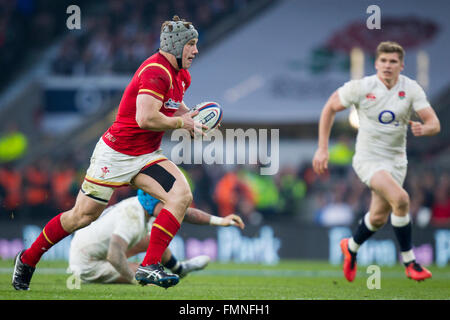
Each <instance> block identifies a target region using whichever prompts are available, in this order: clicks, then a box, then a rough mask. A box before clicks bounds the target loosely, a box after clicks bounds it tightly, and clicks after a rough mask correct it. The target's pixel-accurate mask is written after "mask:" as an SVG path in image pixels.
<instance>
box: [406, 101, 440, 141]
mask: <svg viewBox="0 0 450 320" xmlns="http://www.w3.org/2000/svg"><path fill="white" fill-rule="evenodd" d="M417 114H418V115H419V117H420V118H421V120H422V121H423V123H421V122H418V121H409V124H410V125H411V131H412V133H413V135H414V136H417V137H420V136H434V135H436V134H438V133H439V132H440V131H441V123H440V121H439V118H438V117H437V115H436V113H435V112H434V110H433V108H431V107H428V108H424V109H421V110H419V111H418V112H417Z"/></svg>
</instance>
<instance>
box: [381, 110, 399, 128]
mask: <svg viewBox="0 0 450 320" xmlns="http://www.w3.org/2000/svg"><path fill="white" fill-rule="evenodd" d="M378 121H380V122H381V123H382V124H391V123H393V122H394V125H395V126H398V125H399V122H398V120H395V113H394V112H392V111H390V110H384V111H381V112H380V114H379V115H378Z"/></svg>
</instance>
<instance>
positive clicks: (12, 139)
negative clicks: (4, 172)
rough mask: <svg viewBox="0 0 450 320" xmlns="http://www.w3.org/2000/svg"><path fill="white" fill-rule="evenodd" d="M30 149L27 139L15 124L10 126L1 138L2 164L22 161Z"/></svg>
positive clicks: (0, 156)
mask: <svg viewBox="0 0 450 320" xmlns="http://www.w3.org/2000/svg"><path fill="white" fill-rule="evenodd" d="M27 147H28V139H27V137H26V136H25V135H24V134H23V133H22V132H20V131H19V129H18V127H17V125H16V124H15V123H11V124H9V125H8V128H7V130H6V132H5V133H4V134H3V135H2V136H1V137H0V163H7V162H12V161H14V160H18V159H20V158H21V157H22V156H23V155H24V154H25V152H26V151H27Z"/></svg>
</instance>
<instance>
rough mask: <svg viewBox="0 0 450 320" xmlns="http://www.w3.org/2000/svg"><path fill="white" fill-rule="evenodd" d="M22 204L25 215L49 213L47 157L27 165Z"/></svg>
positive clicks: (48, 167) (48, 169)
mask: <svg viewBox="0 0 450 320" xmlns="http://www.w3.org/2000/svg"><path fill="white" fill-rule="evenodd" d="M23 182H24V192H23V197H24V202H25V203H24V205H25V207H26V208H25V210H24V212H25V214H26V216H27V217H32V216H33V214H34V213H36V212H39V213H42V214H47V216H48V215H51V214H53V212H49V209H50V207H49V201H50V199H49V198H50V166H49V160H48V159H45V158H44V159H41V160H39V161H38V163H37V164H32V165H29V166H28V167H27V168H25V173H24V181H23Z"/></svg>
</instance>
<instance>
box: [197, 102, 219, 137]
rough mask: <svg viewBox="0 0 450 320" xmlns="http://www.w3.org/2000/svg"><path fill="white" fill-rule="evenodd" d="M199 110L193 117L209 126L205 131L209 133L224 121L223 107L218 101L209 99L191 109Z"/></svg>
mask: <svg viewBox="0 0 450 320" xmlns="http://www.w3.org/2000/svg"><path fill="white" fill-rule="evenodd" d="M196 110H197V111H198V114H197V115H195V116H194V117H193V119H194V120H196V121H199V122H200V123H201V124H203V125H205V126H207V127H208V129H203V132H205V133H208V132H211V131H212V130H214V129H215V128H217V127H218V126H219V125H220V122H221V121H222V115H223V112H222V108H221V107H220V105H219V104H218V103H217V102H213V101H208V102H202V103H199V104H197V105H196V106H195V107H193V108H192V110H191V111H196Z"/></svg>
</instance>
